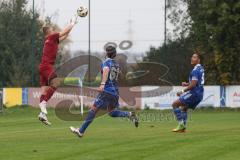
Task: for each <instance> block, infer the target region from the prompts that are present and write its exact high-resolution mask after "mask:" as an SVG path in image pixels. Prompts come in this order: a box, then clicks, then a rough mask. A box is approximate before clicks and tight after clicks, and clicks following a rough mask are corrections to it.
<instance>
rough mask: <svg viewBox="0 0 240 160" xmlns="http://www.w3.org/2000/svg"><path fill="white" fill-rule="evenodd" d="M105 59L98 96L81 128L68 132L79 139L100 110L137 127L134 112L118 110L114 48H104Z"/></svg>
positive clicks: (117, 68)
mask: <svg viewBox="0 0 240 160" xmlns="http://www.w3.org/2000/svg"><path fill="white" fill-rule="evenodd" d="M106 53H107V59H106V60H105V61H104V62H103V63H102V66H101V74H102V82H101V85H100V87H99V91H100V93H99V95H98V96H97V98H96V99H95V101H94V104H93V106H92V107H91V109H90V110H89V112H88V115H87V117H86V119H85V121H84V122H83V124H82V126H81V128H74V127H70V130H71V131H72V132H73V133H74V134H76V135H77V136H79V137H82V136H83V135H84V133H85V130H86V129H87V127H88V126H89V125H90V124H91V122H92V121H93V119H94V118H95V115H96V114H97V112H98V111H99V110H100V109H107V110H108V114H109V116H111V117H126V118H129V119H130V120H131V121H132V122H134V124H135V126H136V127H138V118H137V116H136V114H135V113H134V112H125V111H121V110H119V109H118V107H119V103H118V99H119V92H118V84H117V83H118V82H117V80H118V74H119V71H120V67H119V64H118V63H117V62H116V61H115V60H114V58H115V57H116V54H117V52H116V48H115V47H113V46H108V47H107V48H106Z"/></svg>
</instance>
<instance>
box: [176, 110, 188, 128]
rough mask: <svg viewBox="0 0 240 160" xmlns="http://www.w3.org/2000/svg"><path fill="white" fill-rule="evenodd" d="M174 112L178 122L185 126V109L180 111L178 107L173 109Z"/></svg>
mask: <svg viewBox="0 0 240 160" xmlns="http://www.w3.org/2000/svg"><path fill="white" fill-rule="evenodd" d="M173 111H174V114H175V116H176V118H177V121H178V122H179V123H183V124H184V125H185V126H186V124H187V118H188V117H187V111H182V110H181V109H180V108H175V109H173Z"/></svg>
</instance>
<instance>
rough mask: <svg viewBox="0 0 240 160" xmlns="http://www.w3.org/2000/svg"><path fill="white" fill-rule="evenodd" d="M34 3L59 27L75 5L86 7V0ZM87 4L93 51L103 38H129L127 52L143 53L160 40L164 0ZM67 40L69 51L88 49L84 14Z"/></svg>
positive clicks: (100, 46)
mask: <svg viewBox="0 0 240 160" xmlns="http://www.w3.org/2000/svg"><path fill="white" fill-rule="evenodd" d="M29 1H30V2H29V6H31V4H32V3H31V0H29ZM35 3H36V8H37V9H38V10H39V11H40V12H41V14H42V16H52V15H55V16H54V19H53V21H54V22H55V23H57V24H58V25H59V26H60V27H64V26H66V24H67V23H68V22H69V20H70V19H71V17H72V16H73V15H74V14H75V13H76V10H77V8H78V7H79V6H81V5H84V6H86V7H88V0H68V1H66V0H45V1H44V0H35ZM91 4H92V5H91V23H92V25H91V32H92V36H91V39H92V45H91V46H92V50H93V51H102V50H103V46H104V44H106V43H107V42H116V43H118V44H119V43H120V42H121V41H122V40H132V41H133V47H132V50H131V52H135V53H143V52H145V51H147V50H148V49H149V47H150V46H151V45H152V46H159V45H160V44H162V43H163V39H164V0H91ZM130 22H131V23H130ZM130 29H132V32H130V33H132V34H129V30H130ZM71 40H72V41H73V43H72V44H71V50H72V51H75V50H88V18H82V19H81V20H80V22H79V24H78V25H77V26H76V27H75V28H74V30H73V31H72V33H71Z"/></svg>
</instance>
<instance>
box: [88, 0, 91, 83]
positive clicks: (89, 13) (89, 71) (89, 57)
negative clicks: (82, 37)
mask: <svg viewBox="0 0 240 160" xmlns="http://www.w3.org/2000/svg"><path fill="white" fill-rule="evenodd" d="M90 82H91V0H88V83H89V85H90Z"/></svg>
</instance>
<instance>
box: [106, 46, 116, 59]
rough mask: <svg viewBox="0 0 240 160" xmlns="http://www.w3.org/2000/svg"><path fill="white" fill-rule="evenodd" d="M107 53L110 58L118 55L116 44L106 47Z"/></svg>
mask: <svg viewBox="0 0 240 160" xmlns="http://www.w3.org/2000/svg"><path fill="white" fill-rule="evenodd" d="M106 53H107V57H108V58H115V57H116V55H117V50H116V48H115V47H114V46H108V47H107V48H106Z"/></svg>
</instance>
